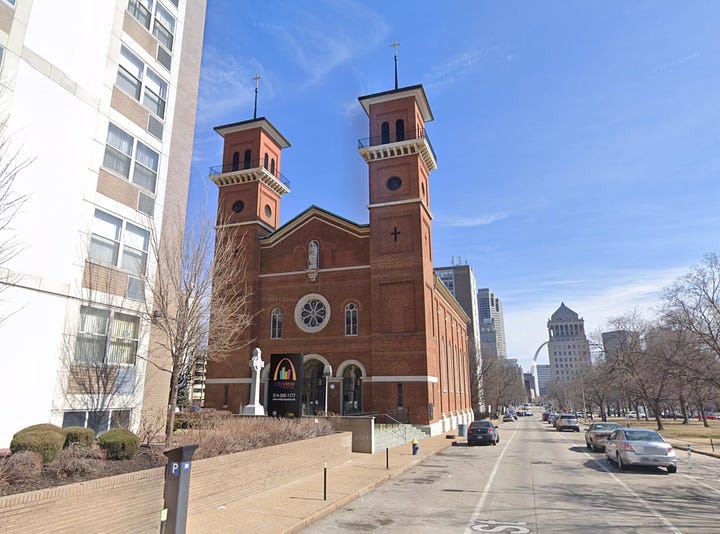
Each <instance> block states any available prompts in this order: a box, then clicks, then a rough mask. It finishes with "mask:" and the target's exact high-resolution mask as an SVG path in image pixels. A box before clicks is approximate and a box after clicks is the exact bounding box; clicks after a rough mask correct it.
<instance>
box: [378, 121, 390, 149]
mask: <svg viewBox="0 0 720 534" xmlns="http://www.w3.org/2000/svg"><path fill="white" fill-rule="evenodd" d="M380 137H381V141H380V142H381V143H382V144H383V145H384V144H386V143H389V142H390V123H389V122H383V123H382V124H381V125H380Z"/></svg>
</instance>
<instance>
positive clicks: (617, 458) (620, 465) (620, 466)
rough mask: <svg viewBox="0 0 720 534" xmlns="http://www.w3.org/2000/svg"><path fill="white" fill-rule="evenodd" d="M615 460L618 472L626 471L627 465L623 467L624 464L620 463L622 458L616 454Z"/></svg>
mask: <svg viewBox="0 0 720 534" xmlns="http://www.w3.org/2000/svg"><path fill="white" fill-rule="evenodd" d="M615 459H616V460H617V464H618V467H619V468H620V470H621V471H625V470H626V469H627V465H625V462H623V461H622V456H620V455H619V454H618V455H617V456H616V457H615Z"/></svg>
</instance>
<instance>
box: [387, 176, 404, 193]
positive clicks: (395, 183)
mask: <svg viewBox="0 0 720 534" xmlns="http://www.w3.org/2000/svg"><path fill="white" fill-rule="evenodd" d="M401 185H402V180H401V179H400V178H398V177H397V176H392V177H391V178H388V181H387V188H388V189H389V190H390V191H397V190H398V189H400V186H401Z"/></svg>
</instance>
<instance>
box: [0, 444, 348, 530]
mask: <svg viewBox="0 0 720 534" xmlns="http://www.w3.org/2000/svg"><path fill="white" fill-rule="evenodd" d="M351 446H352V434H351V433H349V432H340V433H337V434H333V435H331V436H324V437H321V438H315V439H309V440H304V441H296V442H293V443H287V444H283V445H275V446H272V447H265V448H262V449H256V450H253V451H246V452H240V453H236V454H228V455H225V456H218V457H216V458H207V459H205V460H198V461H195V462H193V465H192V476H191V478H190V502H189V504H188V508H189V513H190V514H193V513H199V512H202V511H205V510H210V509H212V508H215V507H217V506H220V505H221V504H227V503H229V502H232V501H235V500H239V499H242V498H244V497H247V496H249V495H251V494H253V493H259V492H262V491H266V490H268V489H270V488H272V487H275V486H278V485H282V484H286V483H288V482H290V481H291V480H295V479H299V478H303V477H305V476H307V475H310V474H312V473H316V472H321V470H322V468H323V466H324V463H325V462H327V464H328V467H335V466H338V465H341V464H343V463H346V462H348V461H350V459H351ZM164 476H165V470H164V468H157V469H148V470H146V471H138V472H137V473H128V474H126V475H118V476H114V477H107V478H101V479H97V480H91V481H89V482H82V483H78V484H69V485H67V486H60V487H57V488H51V489H47V490H40V491H32V492H28V493H20V494H17V495H8V496H5V497H0V532H3V533H6V534H15V533H18V534H20V533H23V534H27V533H35V532H37V533H41V532H42V533H44V532H53V533H64V532H67V533H71V532H72V533H75V532H100V531H102V532H103V533H114V532H117V533H123V534H124V533H127V532H159V530H160V511H161V510H162V508H163V485H164ZM230 480H232V481H233V482H234V483H233V484H228V481H230Z"/></svg>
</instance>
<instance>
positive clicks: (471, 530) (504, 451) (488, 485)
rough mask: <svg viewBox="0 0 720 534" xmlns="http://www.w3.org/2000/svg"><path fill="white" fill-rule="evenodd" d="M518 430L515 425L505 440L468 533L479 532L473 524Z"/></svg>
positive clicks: (472, 517) (473, 514)
mask: <svg viewBox="0 0 720 534" xmlns="http://www.w3.org/2000/svg"><path fill="white" fill-rule="evenodd" d="M517 431H518V427H515V430H513V433H512V436H510V439H509V440H507V441H505V442H504V443H505V447H503V450H502V452H501V453H500V456H498V458H497V460H495V465H494V466H493V470H492V471H491V472H490V477H488V479H487V482H486V483H485V487H484V488H483V490H482V494H481V495H480V499H479V500H478V503H477V505H476V506H475V510H474V511H473V513H472V516H470V522H469V523H468V526H467V527H465V533H466V534H472V532H477V531H473V525H475V523H476V520H477V519H478V518H479V517H480V512H481V511H482V508H483V506H485V499H487V496H488V494H489V493H490V488H491V487H492V483H493V480H495V475H496V474H497V471H498V468H499V467H500V462H502V459H503V456H505V453H506V452H507V450H508V449H509V448H510V442H512V440H513V438H514V437H515V434H516V433H517ZM491 532H492V531H491Z"/></svg>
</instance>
